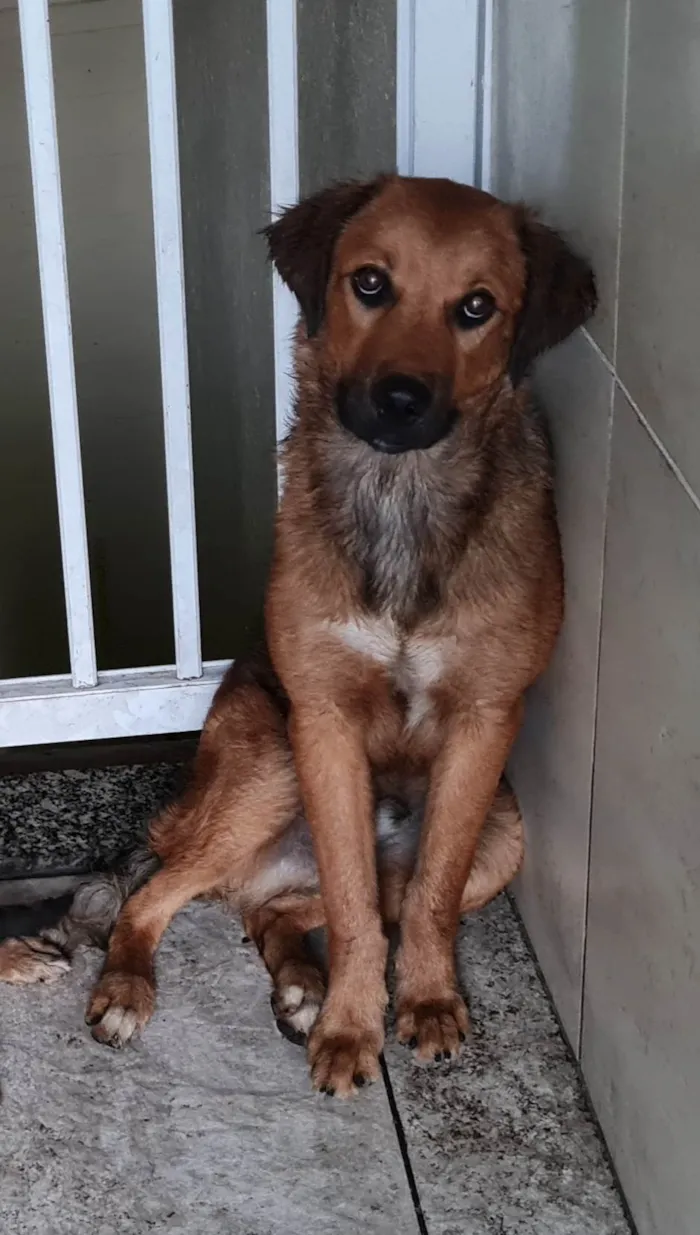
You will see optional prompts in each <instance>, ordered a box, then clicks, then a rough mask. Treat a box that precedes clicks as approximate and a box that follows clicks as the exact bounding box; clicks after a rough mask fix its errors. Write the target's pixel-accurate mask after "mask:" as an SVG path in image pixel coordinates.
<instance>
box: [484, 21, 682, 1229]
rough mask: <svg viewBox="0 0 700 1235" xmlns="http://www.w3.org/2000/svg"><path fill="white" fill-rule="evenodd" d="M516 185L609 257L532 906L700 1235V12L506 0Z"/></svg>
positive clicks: (507, 108)
mask: <svg viewBox="0 0 700 1235" xmlns="http://www.w3.org/2000/svg"><path fill="white" fill-rule="evenodd" d="M495 14H496V22H495V26H496V28H495V66H494V67H495V82H496V89H495V134H494V169H495V182H494V189H495V190H496V191H497V192H499V193H501V194H502V195H504V196H509V197H523V198H525V199H526V200H528V201H529V202H531V203H533V204H535V205H538V206H539V207H540V208H541V210H542V213H543V215H544V217H545V218H546V219H548V220H549V221H551V222H553V223H554V224H556V225H558V226H560V227H562V228H564V229H566V230H567V231H568V232H569V234H570V235H571V236H572V237H573V238H574V239H575V240H576V241H577V242H578V244H579V245H580V246H581V247H582V248H583V249H584V250H585V251H586V252H587V253H588V254H589V255H590V256H591V258H592V259H593V263H594V265H595V267H596V271H597V274H598V280H599V287H600V292H601V308H600V311H599V313H598V315H597V318H596V320H595V321H594V322H593V323H592V324H591V327H590V330H589V331H588V332H587V333H581V334H579V336H578V337H576V338H574V339H572V340H571V341H570V342H569V343H567V344H565V345H564V346H563V347H562V348H560V349H559V350H558V351H557V352H556V353H553V354H552V355H551V356H550V357H549V358H547V360H546V361H545V362H544V363H543V364H542V366H541V368H540V371H539V373H538V378H537V380H538V386H539V389H540V393H541V397H542V399H543V400H544V402H545V404H546V405H547V408H548V411H549V415H550V419H551V423H552V430H553V438H554V446H555V451H556V457H557V472H558V481H557V485H558V490H557V492H558V505H559V515H560V521H561V526H562V536H563V543H564V553H565V562H566V574H567V598H568V600H567V603H568V613H567V619H566V624H565V628H564V632H563V635H562V639H561V642H560V645H559V648H558V651H557V654H556V656H555V658H554V662H553V664H552V666H551V668H550V670H549V672H548V673H547V675H546V677H545V678H544V680H543V681H542V682H541V683H540V685H539V686H538V687H537V688H536V690H535V691H534V692H533V694H532V698H531V700H530V707H529V711H528V718H527V722H526V726H525V730H524V732H523V735H522V738H521V740H520V742H519V745H518V747H517V749H516V751H515V754H514V758H513V768H512V771H513V779H514V781H515V784H516V787H517V788H518V791H519V793H520V796H521V799H522V803H523V808H524V812H525V817H526V825H527V830H528V859H527V862H526V866H525V869H524V872H523V874H522V876H521V878H520V880H519V884H518V887H517V898H518V902H519V905H520V908H521V911H522V913H523V917H524V919H525V922H526V925H527V928H528V930H529V932H530V935H531V938H532V941H533V944H534V946H535V948H536V950H537V953H538V956H539V959H540V962H541V964H542V967H543V970H544V973H545V976H546V978H547V980H548V982H549V985H550V988H551V990H552V994H553V997H554V999H555V1002H556V1004H557V1006H558V1009H559V1012H560V1015H561V1017H562V1020H563V1023H564V1025H565V1028H566V1030H567V1032H568V1034H569V1037H570V1040H571V1042H572V1045H573V1046H574V1049H575V1050H576V1051H577V1052H578V1053H579V1056H580V1059H581V1062H582V1066H583V1069H584V1072H585V1075H586V1078H587V1081H588V1085H589V1088H590V1091H591V1095H592V1098H593V1101H594V1104H595V1106H596V1109H597V1111H598V1114H599V1117H600V1119H601V1122H602V1125H603V1129H604V1132H605V1134H606V1137H607V1139H608V1143H609V1146H610V1149H611V1151H612V1154H613V1157H614V1159H615V1162H616V1165H617V1168H618V1171H619V1173H620V1176H621V1179H622V1183H623V1187H624V1188H625V1190H626V1193H627V1197H628V1200H629V1203H630V1206H631V1209H632V1212H633V1215H634V1217H635V1219H636V1221H637V1224H638V1227H639V1231H640V1235H669V1233H670V1232H673V1235H697V1232H698V1230H699V1229H700V1173H699V1172H698V1170H697V1162H698V1145H700V1034H699V1033H698V1029H697V1026H698V1023H700V496H699V495H700V346H699V345H698V341H697V340H698V337H699V322H700V313H699V311H698V305H697V300H698V296H697V290H696V289H697V286H698V281H699V276H700V232H699V230H698V226H697V221H696V216H697V213H698V207H699V206H700V149H699V139H698V133H699V132H700V128H699V121H698V116H699V114H700V76H699V75H698V72H697V65H698V63H699V57H700V5H698V3H697V2H696V0H678V2H674V3H673V4H669V5H663V4H659V3H658V0H574V2H573V3H572V2H571V0H528V3H527V4H523V3H522V0H498V3H497V4H496V5H495Z"/></svg>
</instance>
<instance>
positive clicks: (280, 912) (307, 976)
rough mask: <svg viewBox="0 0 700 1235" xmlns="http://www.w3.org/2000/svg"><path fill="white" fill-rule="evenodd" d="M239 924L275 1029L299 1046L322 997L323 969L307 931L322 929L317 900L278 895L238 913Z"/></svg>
mask: <svg viewBox="0 0 700 1235" xmlns="http://www.w3.org/2000/svg"><path fill="white" fill-rule="evenodd" d="M243 921H244V926H245V930H246V933H247V934H248V935H250V937H251V939H252V940H253V942H254V943H255V945H256V947H257V949H258V951H259V953H260V955H261V957H262V959H263V960H264V962H265V965H266V966H267V970H268V973H269V974H270V977H271V978H272V995H271V1003H272V1011H273V1013H274V1016H275V1021H276V1023H277V1028H278V1029H279V1031H280V1033H281V1034H283V1035H284V1037H285V1038H289V1040H290V1041H291V1042H294V1043H296V1044H298V1045H301V1044H303V1043H304V1042H306V1039H307V1037H308V1034H309V1032H310V1030H311V1028H312V1026H313V1025H314V1024H315V1022H316V1019H317V1017H318V1014H319V1012H320V1011H321V1005H322V1004H323V1000H324V998H325V994H326V978H325V974H324V971H323V968H322V966H321V964H320V962H319V960H318V958H317V957H316V956H315V955H314V953H313V951H312V949H311V947H310V945H309V942H308V933H309V931H313V930H316V929H318V927H320V926H325V913H324V909H323V902H322V901H321V897H320V895H319V894H318V893H310V894H309V895H305V894H304V893H299V894H295V893H289V894H287V895H284V894H283V895H281V896H277V897H274V898H273V899H272V900H271V901H268V902H267V904H265V905H263V906H261V907H260V908H259V909H253V910H251V911H249V912H248V913H246V914H244V918H243Z"/></svg>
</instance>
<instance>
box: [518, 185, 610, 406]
mask: <svg viewBox="0 0 700 1235" xmlns="http://www.w3.org/2000/svg"><path fill="white" fill-rule="evenodd" d="M516 225H517V228H518V232H519V235H520V244H521V246H522V250H523V253H524V255H525V262H526V267H527V284H526V288H525V299H524V302H523V307H522V309H521V310H520V313H519V315H518V320H517V322H516V328H515V337H514V339H513V346H512V349H511V354H510V376H511V381H512V382H513V385H514V386H517V384H518V383H519V382H520V381H521V380H522V378H523V377H524V376H525V375H526V373H527V372H528V370H529V368H530V366H531V365H532V362H533V361H534V360H535V358H536V357H537V356H539V355H540V354H541V353H542V352H546V351H548V350H549V348H550V347H554V346H555V345H556V344H557V343H561V342H562V341H563V340H564V339H566V338H568V336H569V335H570V334H573V332H574V330H576V329H577V327H578V326H582V325H583V323H584V322H585V321H587V320H588V318H589V317H591V316H592V314H593V313H594V312H595V309H596V306H597V303H598V296H597V293H596V286H595V279H594V277H593V271H592V270H591V268H590V266H589V265H588V263H587V262H586V261H584V259H583V258H582V257H579V255H578V254H577V253H574V252H573V250H572V249H570V248H569V246H568V244H567V242H566V241H565V240H564V239H563V237H562V236H560V235H559V233H558V232H555V231H552V229H551V228H550V227H545V225H544V224H543V223H540V222H539V221H538V220H537V219H536V218H535V217H534V216H533V215H532V214H531V213H530V212H529V211H528V210H525V209H524V208H523V207H519V208H517V210H516Z"/></svg>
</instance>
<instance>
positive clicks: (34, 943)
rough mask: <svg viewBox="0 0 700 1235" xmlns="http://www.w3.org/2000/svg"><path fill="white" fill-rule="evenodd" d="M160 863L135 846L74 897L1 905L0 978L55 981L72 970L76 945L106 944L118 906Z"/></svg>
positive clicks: (23, 980)
mask: <svg viewBox="0 0 700 1235" xmlns="http://www.w3.org/2000/svg"><path fill="white" fill-rule="evenodd" d="M159 866H160V859H159V858H157V857H156V855H155V854H154V853H153V852H152V851H151V850H149V849H145V848H141V849H137V850H135V851H133V852H132V853H130V854H129V855H128V857H126V858H125V859H124V860H123V861H122V862H120V863H118V864H117V865H116V867H115V869H114V870H113V871H110V872H107V873H105V874H103V875H96V876H95V877H94V878H91V879H86V880H85V881H84V882H83V883H81V884H79V886H78V887H77V888H76V890H75V892H74V893H73V895H72V896H61V897H57V898H55V899H53V900H44V901H37V902H36V903H35V904H33V905H13V906H8V907H6V908H4V909H1V910H0V939H3V942H2V943H0V982H14V983H18V984H23V985H24V984H29V983H32V982H54V981H56V979H57V978H60V977H61V975H62V974H64V973H66V972H67V970H68V969H70V963H71V957H72V956H73V953H74V952H75V951H76V949H77V948H79V947H81V946H88V947H98V948H106V946H107V943H108V941H109V937H110V934H111V933H112V928H113V926H114V923H115V922H116V920H117V917H118V916H119V913H120V910H121V908H122V905H123V904H124V903H125V901H126V900H127V899H128V898H129V897H130V896H131V894H132V893H133V892H136V891H137V889H138V888H140V887H142V886H143V884H144V883H146V882H147V881H148V880H149V879H150V877H151V875H153V874H155V872H156V871H157V869H158V867H159Z"/></svg>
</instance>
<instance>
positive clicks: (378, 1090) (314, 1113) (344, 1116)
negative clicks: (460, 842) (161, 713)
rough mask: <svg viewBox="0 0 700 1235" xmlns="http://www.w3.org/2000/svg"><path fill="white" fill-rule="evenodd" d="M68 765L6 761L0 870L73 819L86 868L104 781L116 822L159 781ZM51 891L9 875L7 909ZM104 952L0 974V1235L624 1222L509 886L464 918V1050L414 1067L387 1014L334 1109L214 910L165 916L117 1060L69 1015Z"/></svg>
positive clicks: (260, 973)
mask: <svg viewBox="0 0 700 1235" xmlns="http://www.w3.org/2000/svg"><path fill="white" fill-rule="evenodd" d="M73 775H74V774H73ZM42 776H43V777H47V776H48V777H49V778H52V777H53V778H54V779H49V780H48V781H47V780H46V779H43V780H42ZM57 776H58V778H59V779H58V780H56V779H55V778H56V777H57ZM61 776H65V774H57V773H45V774H36V775H35V776H34V778H33V780H31V783H30V784H29V785H27V784H26V780H30V778H26V780H25V784H24V786H23V785H22V779H23V778H10V779H11V781H12V784H10V785H9V786H8V781H7V780H5V781H3V780H1V779H0V814H1V813H2V797H3V789H4V787H5V788H9V790H10V792H9V794H8V793H6V794H5V806H6V810H5V813H4V819H5V824H4V825H3V827H4V829H5V830H4V838H5V837H6V838H7V841H8V844H7V845H6V847H5V850H4V852H3V851H0V874H2V873H3V863H4V872H5V874H6V875H9V874H12V875H17V874H19V873H20V870H24V871H25V872H26V873H27V874H30V873H33V872H36V871H37V870H38V869H41V870H43V871H46V870H48V869H50V868H51V866H52V862H53V863H54V869H55V865H56V864H59V863H60V864H64V863H65V861H66V859H67V858H68V857H70V853H69V851H68V848H67V847H68V846H70V844H71V843H73V842H74V841H75V839H76V838H75V835H74V833H75V832H76V831H79V830H80V828H82V829H83V833H82V835H83V842H84V843H83V844H82V847H81V846H80V845H77V848H78V849H79V850H80V853H81V855H82V859H81V865H83V864H84V861H85V855H86V853H87V854H88V856H89V857H93V856H94V852H93V850H94V847H95V844H96V843H97V841H96V839H95V837H96V832H95V827H94V819H93V818H92V815H93V810H92V809H91V807H90V802H91V796H90V795H91V794H93V795H94V792H95V786H96V784H97V786H98V788H99V789H100V792H99V793H98V796H97V800H96V802H93V807H94V809H95V811H96V812H97V814H99V815H100V818H101V820H102V821H103V822H104V823H105V834H106V835H108V836H110V835H111V833H110V821H109V819H107V820H105V819H104V813H105V806H104V804H105V802H106V801H109V804H110V810H111V811H112V812H113V819H112V831H114V830H115V828H116V823H115V822H114V821H115V820H117V819H118V818H120V819H121V821H122V830H123V831H125V832H127V833H128V832H129V830H130V829H133V828H135V827H136V824H137V822H138V823H139V826H140V816H141V811H142V807H144V806H145V805H147V806H148V809H151V808H152V805H153V803H152V801H151V799H152V798H153V797H154V795H155V796H156V797H157V793H156V791H155V789H154V781H153V777H154V776H155V777H156V778H160V780H159V784H162V785H163V786H164V785H166V784H168V783H169V781H168V777H167V775H165V774H164V773H163V772H162V770H158V771H157V772H152V773H149V774H146V770H145V769H144V771H143V773H138V772H137V771H136V770H135V769H131V770H130V771H129V772H128V774H127V772H125V771H124V770H123V769H122V770H121V771H119V770H116V769H105V771H104V772H103V773H101V774H97V773H90V774H89V775H88V776H87V777H82V778H80V777H79V778H78V780H77V781H76V780H75V778H74V779H73V781H72V782H70V784H69V789H70V793H69V795H68V802H69V809H67V808H66V802H65V800H64V799H63V798H62V797H61V794H60V793H59V789H61V787H62V785H63V782H62V781H61V779H60V778H61ZM149 776H150V779H149ZM141 784H143V793H144V795H145V796H144V800H143V801H141V798H140V797H139V792H138V787H139V786H140V785H141ZM125 786H126V787H127V789H128V792H127V794H126V797H124V787H125ZM134 786H136V789H135V788H134ZM76 793H77V795H78V798H77V799H76ZM120 794H121V795H122V796H121V799H120ZM146 800H147V801H146ZM120 803H121V804H120ZM125 804H126V805H125ZM8 812H9V813H8ZM37 812H38V814H37ZM39 816H40V817H39ZM22 817H23V822H22V821H21V820H22ZM61 817H63V819H64V820H65V829H62V828H61V826H60V822H59V821H60V819H61ZM42 819H43V820H48V821H49V822H51V821H53V820H55V821H56V827H55V841H54V840H52V838H51V836H50V835H49V836H48V837H47V834H46V832H45V831H42V842H41V844H40V845H39V846H38V847H36V848H35V847H34V845H33V843H32V841H31V837H32V836H33V837H36V836H37V832H38V831H41V830H42V827H43V825H42V823H41V820H42ZM8 821H9V822H8ZM116 830H117V831H119V829H118V828H117V829H116ZM99 843H100V844H104V838H103V840H102V841H100V842H99ZM113 843H116V841H115V840H114V838H112V839H111V840H109V842H108V844H110V845H111V844H113ZM73 852H75V849H74V850H73ZM67 864H68V865H71V863H70V862H69V863H67ZM73 864H75V863H73ZM60 886H61V885H60V884H56V882H55V881H52V882H51V883H48V882H47V883H44V881H43V880H35V881H34V882H33V884H25V885H24V886H22V885H20V884H19V883H17V882H15V881H14V880H6V881H5V882H4V883H2V882H0V903H2V902H3V901H4V902H5V903H8V902H9V901H12V900H16V899H17V898H18V897H21V898H22V899H23V898H24V895H25V894H26V893H27V891H32V890H33V891H34V892H36V891H37V889H39V890H41V888H45V889H46V891H47V892H49V893H50V894H55V893H56V892H57V891H58V890H60ZM99 964H100V956H99V954H97V953H85V954H82V955H80V956H79V957H78V958H77V959H76V962H75V965H74V968H73V971H72V973H71V974H70V975H69V976H68V977H67V978H65V979H64V980H62V981H61V982H59V983H58V984H57V985H56V986H53V987H37V988H27V989H22V988H12V987H1V988H0V1086H1V1087H2V1104H0V1231H2V1232H5V1231H7V1232H8V1235H9V1232H14V1231H17V1232H22V1233H23V1235H88V1233H89V1235H142V1233H143V1232H150V1231H154V1232H161V1231H163V1232H164V1231H168V1232H178V1231H179V1232H187V1233H188V1235H190V1233H191V1235H219V1233H221V1235H223V1233H224V1232H226V1235H336V1233H343V1235H345V1233H347V1235H350V1233H351V1232H352V1233H353V1235H354V1233H355V1232H357V1231H361V1232H363V1233H367V1235H369V1233H375V1232H376V1233H377V1235H403V1233H404V1232H405V1233H406V1235H424V1233H425V1232H429V1235H629V1227H628V1225H627V1222H626V1219H625V1216H624V1213H623V1208H622V1205H621V1202H620V1199H619V1196H618V1194H617V1191H616V1188H615V1185H614V1182H613V1179H612V1177H611V1174H610V1171H609V1169H608V1166H607V1162H606V1158H605V1154H604V1150H603V1147H602V1145H601V1142H600V1139H599V1135H598V1132H597V1129H596V1126H595V1123H594V1121H593V1120H592V1118H591V1116H590V1114H589V1112H588V1109H587V1106H586V1100H585V1095H584V1093H583V1090H582V1088H581V1085H580V1082H579V1079H578V1074H577V1071H576V1068H575V1066H574V1064H573V1062H572V1060H571V1058H570V1056H569V1054H568V1051H567V1047H566V1045H565V1043H564V1041H563V1039H562V1037H561V1035H560V1033H559V1029H558V1026H557V1023H556V1020H555V1018H554V1016H553V1013H552V1011H551V1008H550V1006H549V1002H548V999H547V995H546V993H545V991H544V988H543V986H542V984H541V981H540V978H539V976H538V973H537V970H536V967H535V965H534V963H533V961H532V959H531V957H530V955H529V952H528V950H527V947H526V944H525V942H524V939H523V936H522V933H521V930H520V927H519V923H518V921H517V918H516V917H515V915H514V913H513V911H512V909H511V906H510V903H509V901H508V900H507V898H506V897H505V896H504V897H500V898H499V899H498V900H497V901H496V902H494V904H493V905H491V906H490V907H489V908H488V909H487V910H485V911H484V912H483V913H481V914H479V915H477V916H475V917H473V918H471V919H469V920H468V922H467V923H466V924H465V925H464V926H463V928H462V932H461V937H460V942H459V970H460V976H461V979H462V982H463V984H464V988H465V990H466V991H467V993H468V998H469V1003H470V1008H471V1013H472V1021H473V1032H472V1034H471V1036H470V1038H469V1039H468V1041H467V1043H466V1044H465V1048H464V1052H463V1054H462V1056H461V1058H460V1059H459V1060H458V1061H457V1062H455V1063H452V1064H439V1065H433V1066H431V1067H429V1068H420V1067H417V1066H416V1065H415V1064H414V1063H413V1061H412V1059H411V1058H410V1056H409V1054H408V1052H407V1051H406V1050H405V1049H402V1048H400V1047H398V1046H397V1045H396V1043H394V1042H393V1041H392V1037H391V1030H390V1033H389V1040H388V1043H387V1048H386V1053H385V1061H386V1068H385V1079H384V1081H383V1082H382V1083H380V1084H378V1085H376V1086H374V1087H373V1088H372V1089H371V1090H365V1091H363V1092H362V1093H361V1094H360V1095H359V1096H358V1098H357V1099H356V1100H355V1101H354V1102H352V1103H348V1104H345V1103H340V1102H338V1101H334V1100H333V1099H329V1098H324V1097H322V1096H318V1095H315V1094H314V1093H313V1092H312V1091H311V1089H310V1086H309V1082H308V1077H307V1071H306V1063H305V1057H304V1052H303V1050H301V1049H300V1048H298V1047H294V1046H293V1045H291V1044H290V1043H289V1042H287V1041H286V1040H285V1039H283V1038H282V1037H280V1035H279V1034H278V1032H277V1030H276V1029H275V1026H274V1022H273V1019H272V1015H271V1011H270V1007H269V986H268V979H267V975H266V973H265V971H264V969H263V967H262V965H261V963H260V961H259V959H258V957H257V955H256V953H255V950H254V949H253V948H252V947H251V945H249V944H244V943H242V942H241V932H240V927H239V925H238V923H237V922H236V921H235V920H234V919H232V918H231V917H229V916H227V915H226V914H225V912H224V911H223V910H222V909H221V908H220V907H219V906H215V905H207V904H197V905H192V906H190V907H189V908H188V909H187V910H185V911H184V912H183V913H182V914H180V915H179V917H178V918H177V919H176V921H175V923H174V924H173V926H172V928H171V930H170V931H169V932H168V934H167V936H166V938H165V940H164V943H163V945H162V948H161V951H160V953H159V963H158V977H159V1006H158V1010H157V1012H156V1015H155V1017H154V1019H153V1021H152V1022H151V1024H150V1025H149V1026H148V1027H147V1029H146V1031H145V1032H144V1034H143V1036H142V1038H141V1039H139V1040H138V1041H137V1042H136V1043H135V1044H134V1045H132V1046H130V1047H128V1048H127V1049H126V1050H125V1051H124V1052H122V1053H121V1054H115V1053H113V1052H111V1051H109V1050H107V1049H106V1048H104V1047H100V1046H98V1045H96V1044H95V1043H94V1042H93V1041H92V1039H91V1037H90V1035H89V1032H88V1030H87V1029H86V1027H85V1025H84V1023H83V1008H84V1004H85V1000H86V994H87V990H88V988H89V986H90V983H91V981H92V980H93V978H94V976H95V974H96V972H97V969H98V968H99Z"/></svg>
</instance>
